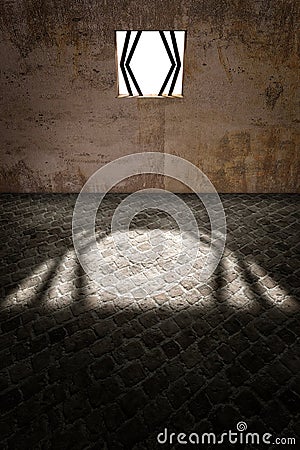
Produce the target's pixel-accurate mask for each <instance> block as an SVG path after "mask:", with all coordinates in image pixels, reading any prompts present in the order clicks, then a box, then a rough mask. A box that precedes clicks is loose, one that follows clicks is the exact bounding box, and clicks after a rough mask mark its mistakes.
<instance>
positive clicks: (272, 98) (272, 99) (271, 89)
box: [265, 81, 283, 109]
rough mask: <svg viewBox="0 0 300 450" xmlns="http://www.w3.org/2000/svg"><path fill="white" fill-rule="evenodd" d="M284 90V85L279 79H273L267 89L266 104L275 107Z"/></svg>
mask: <svg viewBox="0 0 300 450" xmlns="http://www.w3.org/2000/svg"><path fill="white" fill-rule="evenodd" d="M282 92H283V86H282V84H281V83H280V82H279V81H273V82H272V83H270V84H269V85H268V86H267V87H266V89H265V97H266V105H267V106H268V107H269V108H271V109H274V107H275V105H276V102H277V100H278V99H279V97H280V95H281V94H282Z"/></svg>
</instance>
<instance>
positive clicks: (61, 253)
mask: <svg viewBox="0 0 300 450" xmlns="http://www.w3.org/2000/svg"><path fill="white" fill-rule="evenodd" d="M120 198H121V196H117V195H110V196H108V198H107V200H106V202H105V208H106V209H105V210H106V212H107V214H104V215H103V217H102V218H100V222H99V224H98V226H99V227H102V228H103V230H104V231H105V233H108V231H107V230H108V226H107V224H108V223H109V219H110V212H111V211H113V209H114V208H115V207H116V204H118V201H119V200H120ZM182 198H183V199H185V200H186V201H187V203H188V204H189V206H190V207H191V208H193V205H195V212H196V216H197V214H198V216H199V217H200V216H201V211H200V210H199V207H198V206H197V205H198V199H197V198H196V197H194V196H192V195H186V196H182ZM221 199H222V202H223V205H224V209H225V212H226V218H227V227H228V235H227V243H226V249H225V252H224V256H223V258H222V260H221V263H220V265H219V267H218V269H217V271H216V272H215V274H214V275H213V276H212V277H211V278H210V280H209V281H208V282H207V283H206V284H205V285H199V286H198V285H197V284H196V283H195V280H193V279H192V278H191V279H189V278H187V279H185V280H183V281H182V282H181V284H180V285H179V286H177V287H176V288H174V289H173V290H172V291H170V292H168V293H165V294H160V295H157V296H155V297H153V298H148V299H138V300H136V301H133V300H131V299H126V298H124V297H123V298H117V297H114V296H113V295H111V294H109V293H107V292H105V291H101V290H100V289H99V288H98V287H97V285H95V284H93V283H92V282H90V281H89V280H88V278H87V276H86V275H85V274H84V272H83V270H82V269H81V267H80V266H79V263H78V262H77V259H76V256H75V253H74V250H73V247H72V235H71V222H72V212H73V207H74V204H75V201H76V195H61V194H57V195H38V194H36V195H26V194H20V195H17V194H15V195H13V194H2V195H1V196H0V208H1V209H0V237H1V251H0V261H1V276H0V279H1V282H0V285H1V291H0V294H1V304H0V319H1V335H0V389H1V394H0V411H1V423H0V448H1V449H12V450H17V449H22V450H25V449H30V450H33V449H61V450H66V449H74V450H75V449H97V450H98V449H99V450H100V449H112V450H118V449H122V448H125V449H135V450H137V449H149V450H153V449H156V448H182V447H183V448H188V446H187V445H185V446H184V445H183V446H182V445H160V444H158V443H157V439H156V438H157V434H158V433H160V432H162V431H163V430H164V429H165V428H167V429H168V431H169V433H171V432H175V433H180V432H182V433H192V432H195V433H198V434H199V435H201V433H205V432H214V433H216V434H220V433H222V432H224V431H228V430H229V429H232V430H236V424H237V423H238V422H241V421H243V422H245V423H246V424H247V430H248V431H249V432H256V433H260V434H264V433H270V434H272V442H274V440H275V438H277V437H281V438H282V437H285V438H288V437H292V438H296V439H297V438H298V439H299V436H300V420H299V405H300V375H299V373H300V361H299V331H300V330H299V328H300V326H299V317H300V314H299V312H300V303H299V300H300V295H299V294H300V264H299V260H300V259H299V256H300V240H299V236H300V196H299V195H229V194H226V195H222V196H221ZM197 208H198V209H197ZM153 214H154V215H149V216H147V217H148V219H147V218H144V219H143V226H144V227H145V226H147V220H149V226H152V227H153V224H155V226H159V220H162V222H163V221H164V220H165V218H164V217H162V218H161V219H159V220H158V219H157V217H155V212H154V213H153ZM136 226H137V227H138V226H139V222H138V221H137V225H136ZM162 226H165V225H163V224H162ZM124 277H126V272H124ZM298 443H299V441H298ZM228 447H229V445H228V444H227V445H224V446H222V445H217V446H216V447H215V448H228ZM273 447H274V448H279V447H280V446H279V447H278V445H274V446H268V448H273ZM286 447H287V448H288V446H286ZM193 448H212V446H210V445H208V444H203V445H199V446H197V445H194V446H193ZM233 448H244V449H251V448H258V446H257V445H255V444H254V445H251V444H242V445H240V446H237V445H235V446H233ZM259 448H260V447H259ZM294 448H296V446H294Z"/></svg>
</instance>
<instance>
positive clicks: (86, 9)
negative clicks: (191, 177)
mask: <svg viewBox="0 0 300 450" xmlns="http://www.w3.org/2000/svg"><path fill="white" fill-rule="evenodd" d="M297 4H299V2H297V0H200V1H196V0H163V1H159V0H155V1H146V0H139V1H128V0H127V1H126V0H123V1H113V0H107V1H105V0H80V1H75V0H1V4H0V17H1V19H0V20H1V39H0V42H1V44H0V65H1V90H2V96H1V115H0V119H1V124H0V127H1V130H0V132H1V140H0V146H1V147H0V151H1V163H0V189H1V191H20V192H34V191H40V192H41V191H44V192H77V191H79V190H80V188H81V187H82V185H83V183H84V182H85V180H86V179H87V178H88V177H89V176H90V175H91V174H92V173H93V172H94V171H95V170H96V169H97V168H99V167H101V166H102V165H103V164H105V163H107V162H108V161H111V160H113V159H115V158H117V157H119V156H121V155H126V154H129V153H132V152H139V151H161V152H167V153H173V154H176V155H179V156H182V157H184V158H186V159H188V160H190V161H191V162H193V163H194V164H196V165H197V166H198V167H200V168H201V169H202V170H203V171H204V172H205V173H206V174H207V175H208V176H209V178H210V179H211V181H212V182H213V183H214V185H215V187H216V189H217V190H218V191H220V192H296V191H298V192H299V191H300V189H299V173H300V171H299V165H300V164H299V161H300V157H299V149H298V148H297V145H298V144H299V128H298V125H299V116H297V113H298V105H299V96H298V97H297V94H299V92H297V89H298V83H299V35H297V22H298V23H299V11H298V7H297ZM115 29H125V30H126V29H133V30H135V29H145V30H151V29H152V30H153V29H162V30H168V29H186V30H187V48H186V56H185V68H184V70H185V73H184V98H183V99H136V98H135V99H117V98H116V93H117V86H116V67H115V49H114V30H115ZM144 181H145V180H144ZM144 181H142V180H141V179H132V180H128V181H127V183H125V184H123V186H122V187H121V189H123V190H125V191H130V190H133V189H135V188H137V187H141V186H142V185H143V184H144ZM152 185H155V186H166V187H167V188H170V189H173V190H175V191H176V190H178V186H176V185H175V184H174V183H173V182H171V181H169V180H162V179H161V178H159V177H157V178H156V177H155V176H154V177H153V176H152Z"/></svg>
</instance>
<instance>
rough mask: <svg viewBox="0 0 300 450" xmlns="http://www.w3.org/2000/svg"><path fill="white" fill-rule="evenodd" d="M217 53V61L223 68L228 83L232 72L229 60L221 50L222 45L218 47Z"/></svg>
mask: <svg viewBox="0 0 300 450" xmlns="http://www.w3.org/2000/svg"><path fill="white" fill-rule="evenodd" d="M218 55H219V61H220V63H221V65H222V67H223V69H224V72H225V74H226V77H227V79H228V81H229V83H232V73H231V71H230V65H229V61H228V58H227V56H226V55H224V51H223V49H222V47H218Z"/></svg>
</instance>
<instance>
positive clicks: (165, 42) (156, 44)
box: [116, 31, 185, 97]
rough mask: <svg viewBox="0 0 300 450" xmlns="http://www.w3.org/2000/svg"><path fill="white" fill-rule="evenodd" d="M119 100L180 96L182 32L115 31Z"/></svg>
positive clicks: (182, 51)
mask: <svg viewBox="0 0 300 450" xmlns="http://www.w3.org/2000/svg"><path fill="white" fill-rule="evenodd" d="M116 45H117V67H118V96H119V97H133V96H135V97H182V81H183V56H184V46H185V31H116Z"/></svg>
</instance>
